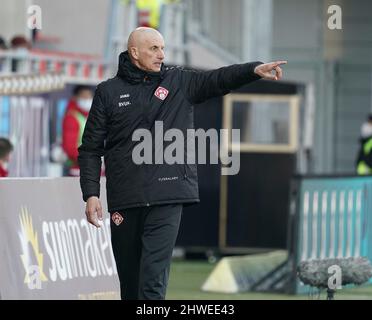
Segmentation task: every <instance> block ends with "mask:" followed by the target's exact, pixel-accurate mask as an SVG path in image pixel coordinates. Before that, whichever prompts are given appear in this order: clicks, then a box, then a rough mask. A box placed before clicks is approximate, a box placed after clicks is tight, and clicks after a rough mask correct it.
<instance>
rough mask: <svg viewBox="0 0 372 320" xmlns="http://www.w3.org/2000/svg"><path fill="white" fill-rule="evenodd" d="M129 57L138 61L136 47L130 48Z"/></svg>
mask: <svg viewBox="0 0 372 320" xmlns="http://www.w3.org/2000/svg"><path fill="white" fill-rule="evenodd" d="M130 55H131V56H132V58H133V59H134V60H138V49H137V48H136V47H130Z"/></svg>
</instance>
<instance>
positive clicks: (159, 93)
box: [154, 87, 169, 100]
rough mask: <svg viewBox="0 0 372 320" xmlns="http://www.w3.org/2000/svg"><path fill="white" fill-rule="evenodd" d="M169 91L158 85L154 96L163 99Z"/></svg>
mask: <svg viewBox="0 0 372 320" xmlns="http://www.w3.org/2000/svg"><path fill="white" fill-rule="evenodd" d="M168 93H169V91H168V90H167V89H165V88H163V87H158V88H157V89H156V91H155V93H154V95H155V97H157V98H158V99H160V100H165V98H166V97H167V96H168Z"/></svg>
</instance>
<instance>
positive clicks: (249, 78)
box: [181, 61, 262, 103]
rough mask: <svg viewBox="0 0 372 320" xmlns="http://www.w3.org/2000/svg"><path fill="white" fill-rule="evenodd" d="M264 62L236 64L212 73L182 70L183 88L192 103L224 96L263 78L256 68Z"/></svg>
mask: <svg viewBox="0 0 372 320" xmlns="http://www.w3.org/2000/svg"><path fill="white" fill-rule="evenodd" d="M260 64H262V62H259V61H257V62H251V63H245V64H234V65H231V66H227V67H222V68H219V69H216V70H210V71H195V70H181V88H182V90H183V92H184V94H185V96H186V98H187V99H188V100H189V101H190V102H192V103H201V102H203V101H205V100H207V99H209V98H212V97H216V96H222V95H225V94H227V93H229V92H230V91H231V90H234V89H237V88H239V87H241V86H243V85H244V84H248V83H250V82H253V81H255V80H258V79H261V77H260V76H259V75H257V74H255V73H254V68H255V67H256V66H258V65H260Z"/></svg>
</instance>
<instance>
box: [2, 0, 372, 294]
mask: <svg viewBox="0 0 372 320" xmlns="http://www.w3.org/2000/svg"><path fill="white" fill-rule="evenodd" d="M371 12H372V2H371V1H368V0H355V1H351V0H335V1H328V0H311V1H308V0H307V1H305V0H230V1H228V0H173V1H172V0H147V1H146V0H138V1H134V0H78V1H76V0H64V1H58V0H52V1H50V0H49V1H47V0H37V1H36V0H35V1H34V0H16V1H14V0H2V1H1V11H0V137H1V138H4V140H0V151H1V150H4V151H1V152H0V157H2V159H1V158H0V165H2V166H3V169H2V170H3V172H4V173H3V175H4V176H8V177H9V179H0V215H1V217H2V218H4V219H10V220H9V221H10V222H9V225H11V228H10V229H9V230H10V231H9V230H8V231H7V232H11V230H14V232H15V233H17V232H19V231H17V230H21V231H20V232H23V231H24V230H26V229H27V228H26V227H25V223H23V224H22V221H23V222H24V221H25V220H22V219H21V224H20V222H19V220H18V219H17V218H18V216H19V215H20V214H22V215H24V214H25V212H26V211H27V215H29V216H30V217H33V218H34V219H33V221H34V225H33V228H31V227H29V228H28V229H27V230H29V233H28V238H27V237H26V238H27V239H31V238H32V236H30V234H32V232H31V233H30V230H34V231H36V230H38V228H40V230H39V233H38V234H39V236H40V237H42V236H41V234H42V231H41V230H42V229H41V228H42V225H43V221H60V222H61V221H65V220H66V221H67V220H68V219H70V218H71V219H73V218H75V219H80V218H81V217H80V215H81V214H82V213H83V211H82V210H84V209H83V205H84V203H82V200H81V198H80V190H79V181H78V178H77V176H78V175H79V168H78V166H77V163H76V156H77V146H78V145H79V139H80V138H81V133H82V130H83V128H84V124H85V121H86V116H87V114H88V112H89V101H91V99H92V95H93V94H94V90H95V86H96V85H97V84H98V83H100V82H101V81H104V80H106V79H108V78H110V77H113V76H115V74H116V71H117V62H118V61H117V60H118V55H119V53H120V52H122V51H124V50H126V45H127V43H126V41H127V38H128V36H129V33H130V32H131V31H132V30H133V29H135V28H136V27H137V26H151V27H153V28H156V29H158V30H159V31H160V32H161V33H162V34H163V36H164V38H165V44H166V50H165V52H166V58H165V62H166V64H169V65H182V66H185V67H188V68H189V67H190V68H195V69H199V70H208V69H213V68H218V67H221V66H225V65H229V64H234V63H243V62H248V61H263V62H269V61H274V60H287V61H288V64H287V65H286V66H284V68H283V70H284V77H283V80H282V81H280V82H272V81H258V82H255V83H253V84H251V85H247V86H244V87H242V88H240V89H239V90H236V91H234V92H232V93H231V94H229V95H227V96H225V97H220V98H215V99H211V100H209V101H208V102H205V103H203V104H202V105H200V106H195V126H196V128H204V129H206V130H207V129H209V128H216V129H232V128H234V129H240V134H241V141H240V144H239V143H238V141H231V143H230V142H229V143H227V144H226V146H225V147H226V148H227V149H228V150H229V151H230V152H238V151H239V149H240V171H239V173H238V174H237V175H234V176H224V175H221V170H222V169H223V168H222V166H221V164H218V165H199V166H198V172H199V185H200V197H201V203H200V204H198V205H195V206H192V207H187V208H185V212H184V215H183V221H182V225H181V230H180V233H179V237H178V240H177V247H176V249H175V250H174V259H175V261H174V264H173V266H172V271H171V279H170V289H169V293H168V296H167V297H168V298H169V299H172V298H173V299H255V298H258V299H282V298H283V299H297V298H304V297H305V298H307V295H306V293H309V292H310V291H311V288H308V287H306V286H304V285H303V284H302V283H300V282H299V281H298V279H297V277H296V266H297V265H298V263H299V262H300V261H304V260H308V259H317V258H319V259H320V258H333V257H338V258H348V257H360V256H365V257H368V258H369V259H372V247H371V244H372V217H371V212H370V210H371V208H372V200H371V199H372V198H371V192H372V177H371V176H370V174H371V172H372V171H371V170H372V169H371V168H372V129H371V128H372V117H371V116H370V114H372V42H371V35H372V16H371ZM87 105H88V106H87ZM220 143H221V144H222V145H223V144H224V143H225V142H224V141H220ZM213 148H215V146H210V149H209V151H213V150H214V149H213ZM238 148H239V149H238ZM102 171H103V173H102V176H103V177H102V179H104V168H103V170H102ZM63 176H70V177H71V176H75V178H69V179H68V180H63V179H67V178H61V177H63ZM13 178H14V179H13ZM30 178H32V179H31V180H32V183H31V184H29V181H30ZM1 180H2V181H1ZM48 184H50V186H48ZM43 188H45V189H43ZM102 188H104V183H102ZM37 190H43V192H38V191H37ZM49 193H50V194H49ZM54 197H60V198H63V199H66V201H69V200H68V199H73V200H71V202H72V203H74V204H75V205H70V206H69V210H66V208H63V205H62V207H61V208H55V206H54V205H55V203H56V202H57V203H61V202H60V200H58V201H57V200H56V198H54ZM27 199H29V200H27ZM28 201H29V202H28ZM104 202H105V201H104ZM53 204H54V205H53ZM25 208H27V210H26V209H25ZM51 208H53V209H51ZM25 210H26V211H25ZM53 210H56V211H58V210H59V211H58V213H56V214H55V215H53V214H52V212H51V211H53ZM14 217H16V218H14ZM12 219H13V220H12ZM14 219H15V220H14ZM27 225H28V226H30V225H32V223H31V224H27ZM22 230H23V231H22ZM4 232H5V231H4ZM24 232H26V231H24ZM56 232H57V231H56ZM61 232H62V231H61ZM26 233H27V232H26ZM43 235H44V239H46V238H45V237H46V235H45V233H43ZM58 239H59V238H57V240H56V241H57V242H58V241H61V243H65V242H64V241H67V240H63V237H62V240H58ZM66 239H68V237H67V236H66ZM39 241H40V242H41V243H43V241H42V240H41V239H40V240H39ZM45 241H46V240H45ZM18 242H19V240H18V239H17V240H15V242H14V243H12V244H9V246H10V247H7V248H8V249H7V250H8V251H7V253H6V254H5V256H4V259H7V261H9V262H10V263H12V261H17V263H18V264H19V265H20V267H19V270H18V269H17V270H18V271H19V274H18V273H17V272H18V271H14V270H13V272H15V274H17V276H15V275H13V277H16V278H17V277H20V279H21V281H19V285H18V289H14V290H15V291H11V290H10V289H9V290H10V291H9V292H11V293H9V294H7V290H8V289H6V288H7V286H6V285H5V287H3V289H1V288H0V292H1V295H2V296H3V297H4V298H7V297H8V298H9V297H10V298H17V297H18V298H43V294H45V295H47V294H49V293H48V290H51V291H52V292H53V290H54V289H53V288H52V286H49V289H48V286H47V288H46V289H44V288H43V290H46V291H45V292H46V293H40V292H39V291H38V294H40V295H39V296H38V295H36V296H35V291H30V290H29V287H27V286H25V283H26V282H24V281H22V280H23V277H24V276H25V274H24V273H25V272H26V275H27V274H28V271H27V268H26V269H24V266H25V262H24V261H23V260H22V262H23V266H22V263H21V259H20V258H19V255H20V253H19V254H18V253H17V254H16V255H13V254H12V253H11V252H14V250H16V251H19V252H21V251H20V249H19V248H18V247H19V244H18ZM26 243H27V241H26ZM44 245H45V244H44ZM12 246H13V247H12ZM41 247H43V245H41ZM22 250H23V253H24V252H25V251H29V252H31V253H30V254H29V255H28V259H29V261H32V260H33V259H34V260H35V259H36V260H37V258H35V257H33V256H37V254H36V252H37V251H38V250H36V249H35V242H32V241H31V240H29V247H28V249H27V245H26V249H25V248H23V249H22ZM39 250H40V252H45V259H44V264H45V265H46V264H48V263H52V259H50V261H49V260H48V258H47V256H48V255H47V254H46V251H45V250H44V249H43V248H41V249H40V248H39ZM43 250H44V251H43ZM66 252H67V251H65V257H67V256H68V253H66ZM107 254H108V253H107ZM30 255H31V256H30ZM49 257H50V255H49ZM30 263H31V262H30ZM65 263H66V264H68V259H66V262H65ZM37 265H38V267H39V268H42V266H41V265H40V262H38V263H37ZM45 265H44V268H45V269H46V270H47V269H48V268H47V267H45ZM9 270H10V269H9ZM9 272H11V271H9ZM114 273H115V272H114ZM108 276H109V275H108V274H107V275H105V274H102V275H101V277H103V279H104V277H108ZM7 277H9V275H7ZM46 277H47V278H48V276H46ZM4 278H6V277H5V275H4ZM78 278H79V277H78V276H76V277H73V276H72V277H70V280H71V281H73V279H77V280H76V281H78V280H79V279H78ZM79 281H83V280H81V279H80V280H79ZM84 281H85V282H84V283H85V284H86V285H87V289H86V291H85V292H84V293H81V295H80V296H79V297H78V298H89V297H90V298H91V297H92V292H98V291H100V290H101V291H102V292H103V291H105V292H114V290H111V289H110V290H111V291H110V290H109V289H108V288H106V287H105V288H103V287H102V288H99V289H96V288H94V287H92V283H90V284H87V283H88V282H86V281H87V280H84ZM114 281H115V279H114V280H113V283H114ZM113 286H115V284H113ZM9 288H10V287H9ZM58 288H63V286H62V284H61V287H58ZM259 292H266V294H265V293H259ZM69 294H72V295H73V293H66V295H65V296H58V295H57V296H56V297H59V298H61V297H62V298H65V297H71V295H69ZM303 294H305V295H303ZM110 297H112V296H110ZM340 297H344V298H347V299H349V298H350V299H353V298H363V299H370V298H372V289H370V287H369V286H368V285H367V286H365V287H362V288H357V289H354V288H351V289H345V290H341V291H340Z"/></svg>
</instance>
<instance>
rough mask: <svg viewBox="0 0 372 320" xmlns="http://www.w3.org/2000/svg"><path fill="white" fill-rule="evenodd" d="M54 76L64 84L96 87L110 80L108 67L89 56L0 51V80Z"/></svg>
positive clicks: (36, 51)
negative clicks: (3, 78) (95, 85)
mask: <svg viewBox="0 0 372 320" xmlns="http://www.w3.org/2000/svg"><path fill="white" fill-rule="evenodd" d="M51 73H53V74H58V75H60V76H63V77H64V79H65V81H66V82H74V83H86V84H96V83H98V82H101V81H103V80H105V79H107V78H109V77H110V76H111V72H110V70H109V67H108V64H106V63H104V62H103V60H102V59H100V58H98V57H94V56H90V55H82V54H73V53H58V52H47V51H41V50H40V51H38V50H32V51H26V52H18V51H14V50H7V51H0V76H14V75H47V74H51Z"/></svg>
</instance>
